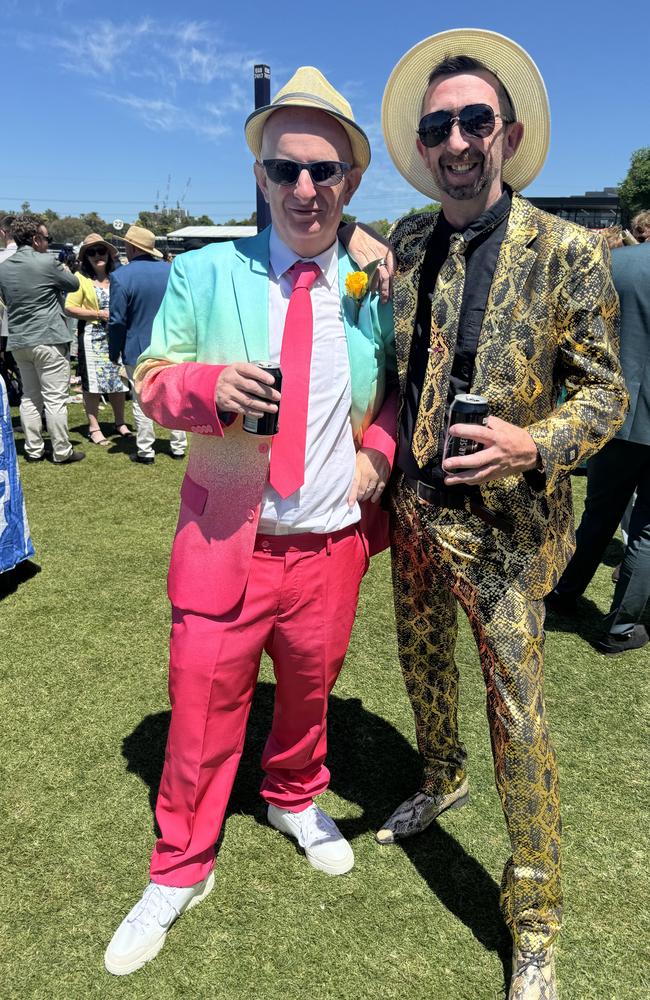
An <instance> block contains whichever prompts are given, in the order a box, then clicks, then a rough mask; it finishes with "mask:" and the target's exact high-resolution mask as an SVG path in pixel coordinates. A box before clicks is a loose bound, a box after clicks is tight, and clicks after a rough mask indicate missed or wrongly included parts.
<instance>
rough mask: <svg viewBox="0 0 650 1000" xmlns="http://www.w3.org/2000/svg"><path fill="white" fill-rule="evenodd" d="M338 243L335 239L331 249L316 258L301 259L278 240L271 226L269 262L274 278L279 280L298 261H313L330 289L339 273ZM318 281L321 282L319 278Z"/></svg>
mask: <svg viewBox="0 0 650 1000" xmlns="http://www.w3.org/2000/svg"><path fill="white" fill-rule="evenodd" d="M338 249H339V241H338V239H335V240H334V242H333V243H332V245H331V247H328V248H327V250H323V252H322V253H320V254H318V256H317V257H301V256H300V254H297V253H296V251H295V250H292V249H291V247H288V246H287V244H286V243H285V242H284V241H283V240H281V239H280V237H279V236H278V234H277V233H276V231H275V227H273V226H271V236H270V239H269V262H270V264H271V268H272V270H273V273H274V275H275V276H276V278H278V279H280V278H281V277H282V276H283V275H284V274H286V272H287V271H288V270H289V268H290V267H293V265H294V264H295V263H296V261H298V260H313V261H314V263H315V264H318V266H319V267H320V269H321V272H322V279H323V280H324V281H325V284H326V285H327V287H328V288H332V286H333V285H336V283H337V282H338V272H339V253H338ZM318 280H321V279H320V278H319V279H318Z"/></svg>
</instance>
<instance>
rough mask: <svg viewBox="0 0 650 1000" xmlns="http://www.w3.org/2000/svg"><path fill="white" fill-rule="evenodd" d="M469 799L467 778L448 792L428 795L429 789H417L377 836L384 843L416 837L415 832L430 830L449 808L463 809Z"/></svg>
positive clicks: (378, 831)
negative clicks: (418, 790) (424, 790)
mask: <svg viewBox="0 0 650 1000" xmlns="http://www.w3.org/2000/svg"><path fill="white" fill-rule="evenodd" d="M468 800H469V785H468V783H467V778H466V779H465V781H463V783H462V785H459V786H458V788H455V789H454V791H453V792H449V794H448V795H427V794H426V792H416V794H415V795H412V796H411V798H410V799H407V800H406V802H402V804H401V806H398V807H397V809H396V810H395V812H394V813H393V815H392V816H390V817H389V818H388V819H387V820H386V822H385V823H384V825H383V826H382V828H381V830H377V833H376V834H375V839H376V840H377V841H378V842H379V843H380V844H394V843H395V841H396V840H403V839H404V838H405V837H412V836H413V834H415V833H421V832H422V830H426V828H427V827H428V826H430V824H431V823H433V821H434V819H436V817H437V816H439V815H440V813H443V812H444V811H445V810H446V809H460V808H461V806H464V805H465V804H466V803H467V801H468Z"/></svg>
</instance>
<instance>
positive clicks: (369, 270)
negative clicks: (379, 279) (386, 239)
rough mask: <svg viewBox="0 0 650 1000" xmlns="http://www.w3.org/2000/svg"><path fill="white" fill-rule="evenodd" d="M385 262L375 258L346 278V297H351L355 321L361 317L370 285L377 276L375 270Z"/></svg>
mask: <svg viewBox="0 0 650 1000" xmlns="http://www.w3.org/2000/svg"><path fill="white" fill-rule="evenodd" d="M383 263H384V262H383V260H373V261H371V262H370V264H367V265H366V266H365V267H364V268H362V270H360V271H350V273H349V274H348V275H347V277H346V279H345V297H346V298H347V299H349V300H350V301H351V303H352V304H353V306H354V309H355V313H354V319H355V322H357V321H358V319H359V311H360V309H361V303H362V302H363V300H364V299H365V297H366V295H367V294H368V292H369V291H370V285H371V283H372V279H373V278H374V276H375V271H376V270H377V268H378V267H379V265H380V264H383Z"/></svg>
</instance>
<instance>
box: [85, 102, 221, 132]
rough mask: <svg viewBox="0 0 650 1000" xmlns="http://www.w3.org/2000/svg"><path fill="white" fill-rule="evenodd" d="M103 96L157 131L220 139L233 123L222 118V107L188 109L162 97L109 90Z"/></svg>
mask: <svg viewBox="0 0 650 1000" xmlns="http://www.w3.org/2000/svg"><path fill="white" fill-rule="evenodd" d="M100 96H102V97H104V98H105V99H106V100H109V101H113V102H115V103H116V104H121V105H122V106H123V107H126V108H129V109H130V110H131V111H132V112H133V113H134V114H135V115H136V116H137V117H138V118H139V119H140V120H141V121H142V122H143V123H144V124H145V125H146V127H147V128H149V129H151V130H152V131H154V132H181V131H190V132H194V133H195V134H199V135H204V136H205V137H206V138H208V139H218V138H220V137H221V136H222V135H224V134H225V133H226V132H229V131H230V126H229V125H227V124H226V123H224V122H223V121H222V116H221V115H220V114H219V111H218V109H214V108H209V107H206V108H203V109H202V110H200V111H195V112H188V110H187V109H186V108H182V107H180V106H179V105H178V104H173V103H172V102H171V101H166V100H160V99H158V98H155V99H149V98H145V97H136V96H134V95H121V94H107V93H102V94H101V95H100Z"/></svg>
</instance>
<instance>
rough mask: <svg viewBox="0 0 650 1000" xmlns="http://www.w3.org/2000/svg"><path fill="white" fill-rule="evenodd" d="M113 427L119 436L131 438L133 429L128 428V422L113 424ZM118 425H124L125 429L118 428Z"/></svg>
mask: <svg viewBox="0 0 650 1000" xmlns="http://www.w3.org/2000/svg"><path fill="white" fill-rule="evenodd" d="M113 426H114V428H115V433H116V434H117V435H118V436H119V437H121V438H132V437H133V431H132V430H131V429H130V427H129V425H128V424H113ZM120 427H126V431H122V430H120Z"/></svg>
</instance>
